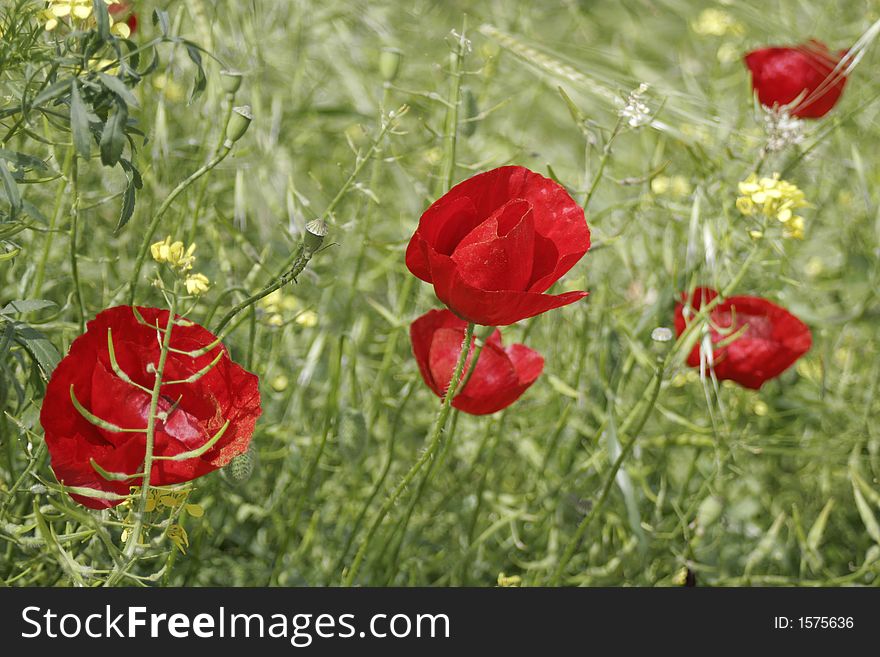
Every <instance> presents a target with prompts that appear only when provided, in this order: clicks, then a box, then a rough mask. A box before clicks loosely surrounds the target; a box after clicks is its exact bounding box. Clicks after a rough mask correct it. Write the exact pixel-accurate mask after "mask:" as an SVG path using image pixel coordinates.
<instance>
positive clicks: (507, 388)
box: [409, 310, 544, 415]
mask: <svg viewBox="0 0 880 657" xmlns="http://www.w3.org/2000/svg"><path fill="white" fill-rule="evenodd" d="M466 326H467V322H465V321H464V320H462V319H459V318H458V317H456V316H455V315H454V314H453V313H452V312H450V311H449V310H432V311H430V312H428V313H426V314H424V315H422V316H421V317H419V318H418V319H417V320H416V321H414V322H413V323H412V325H411V326H410V328H409V334H410V338H411V339H412V348H413V354H414V355H415V357H416V362H417V363H418V364H419V371H420V372H421V373H422V378H423V379H424V380H425V383H427V384H428V387H429V388H431V390H433V391H434V392H435V393H436V394H437V395H438V396H439V397H443V396H444V395H445V394H446V389H447V387H448V386H449V382H450V381H451V380H452V373H453V371H454V370H455V365H456V364H457V362H458V358H459V356H460V354H461V346H462V342H463V341H464V334H465V327H466ZM473 353H474V347H473V346H472V347H471V353H470V354H469V356H468V360H467V361H466V362H465V370H464V374H463V376H462V381H464V380H467V384H466V385H465V386H464V388H463V389H462V390H461V392H459V393H458V394H457V395H456V396H455V397H453V398H452V405H453V406H454V407H455V408H457V409H459V410H462V411H464V412H465V413H471V414H472V415H486V414H488V413H494V412H496V411H500V410H501V409H502V408H506V407H508V406H510V405H511V404H512V403H513V402H515V401H516V400H517V399H519V398H520V396H521V395H522V394H523V393H524V392H525V391H526V389H527V388H528V387H529V386H530V385H532V384H533V383H534V382H535V379H537V378H538V376H539V375H540V374H541V371H542V370H543V369H544V359H543V358H542V357H541V354H539V353H538V352H536V351H533V350H531V349H529V348H528V347H526V346H524V345H521V344H512V345H510V346H508V347H505V346H503V345H502V344H501V333H500V332H499V331H498V330H497V329H496V330H495V331H494V332H493V333H492V335H491V336H490V337H489V339H488V340H486V342H485V344H484V345H483V348H482V350H481V352H480V355H479V357H478V359H477V366H476V368H475V369H474V372H473V374H472V375H471V376H470V378H467V376H468V371H469V369H470V365H471V359H472V358H473Z"/></svg>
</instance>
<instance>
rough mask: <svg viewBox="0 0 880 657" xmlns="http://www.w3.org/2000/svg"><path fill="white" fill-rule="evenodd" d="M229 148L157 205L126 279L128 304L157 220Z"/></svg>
mask: <svg viewBox="0 0 880 657" xmlns="http://www.w3.org/2000/svg"><path fill="white" fill-rule="evenodd" d="M231 150H232V149H230V148H225V147H224V148H222V149H221V150H220V152H219V153H217V154H216V155H215V156H214V157H213V158H211V160H210V161H209V162H208V163H207V164H205V165H203V166H201V167H199V168H198V169H196V170H195V171H193V172H192V173H191V174H190V175H189V177H187V178H186V179H184V180H182V181H181V182H180V183H179V184H178V185H177V187H175V188H174V189H173V190H171V193H170V194H169V195H168V196H167V197H166V198H165V200H164V201H162V205H160V206H159V209H158V210H156V214H154V215H153V219H152V220H151V221H150V225H149V226H147V230H146V231H145V232H144V237H143V239H142V240H141V245H140V247H139V248H138V254H137V260H135V263H134V268H133V269H132V270H131V277H130V278H129V280H128V302H127V303H128V305H129V306H131V305H134V296H135V292H136V291H137V284H138V278H139V277H140V275H141V269H142V268H143V266H144V260H146V258H147V253H148V252H149V250H150V243H151V242H152V241H153V235H155V233H156V229H157V228H159V222H160V221H162V217H163V216H165V213H166V212H167V211H168V208H170V207H171V204H172V203H173V202H174V199H176V198H177V197H178V196H180V195H181V194H182V193H183V192H184V191H185V190H186V188H187V187H189V186H190V185H192V184H193V183H194V182H195V181H196V180H198V179H199V178H201V177H202V176H203V175H205V174H206V173H208V172H209V171H210V170H211V169H213V168H214V167H216V166H217V165H218V164H220V163H221V162H222V161H223V160H224V159H225V158H226V156H227V155H229V153H230V152H231Z"/></svg>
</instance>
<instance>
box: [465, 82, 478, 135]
mask: <svg viewBox="0 0 880 657" xmlns="http://www.w3.org/2000/svg"><path fill="white" fill-rule="evenodd" d="M461 100H462V104H463V105H464V119H465V120H464V122H463V123H462V124H461V134H463V135H464V136H465V137H470V136H471V135H472V134H474V133H475V132H476V131H477V121H476V118H477V115H478V114H479V113H480V108H479V107H478V106H477V97H476V96H475V95H474V92H473V91H471V90H470V89H469V88H468V87H465V88H464V89H462V90H461Z"/></svg>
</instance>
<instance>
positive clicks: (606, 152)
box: [583, 118, 623, 212]
mask: <svg viewBox="0 0 880 657" xmlns="http://www.w3.org/2000/svg"><path fill="white" fill-rule="evenodd" d="M622 127H623V119H622V118H618V119H617V123H615V124H614V129H613V130H612V131H611V136H610V137H608V141H607V142H605V146H604V147H603V148H602V157H601V158H600V159H599V166H598V168H597V169H596V175H594V176H593V181H592V183H591V184H590V189H589V190H588V191H587V195H586V197H584V204H583V208H584V212H586V211H587V208H588V207H589V206H590V201H592V200H593V195H594V194H595V193H596V190H597V189H598V188H599V183H600V182H602V178H603V177H604V175H605V167H606V166H607V164H608V159H609V158H610V157H611V146H612V145H613V144H614V140H615V139H617V135H619V134H620V130H621V128H622Z"/></svg>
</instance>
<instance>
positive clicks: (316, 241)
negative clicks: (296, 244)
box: [303, 219, 330, 255]
mask: <svg viewBox="0 0 880 657" xmlns="http://www.w3.org/2000/svg"><path fill="white" fill-rule="evenodd" d="M328 232H330V229H329V228H327V222H326V221H324V220H323V219H315V220H314V221H310V222H309V223H307V224H306V232H305V235H303V246H304V247H305V250H306V253H308V254H309V255H311V254H313V253H314V252H315V251H317V250H318V249H320V248H321V244H322V243H323V242H324V238H325V237H326V236H327V233H328Z"/></svg>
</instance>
